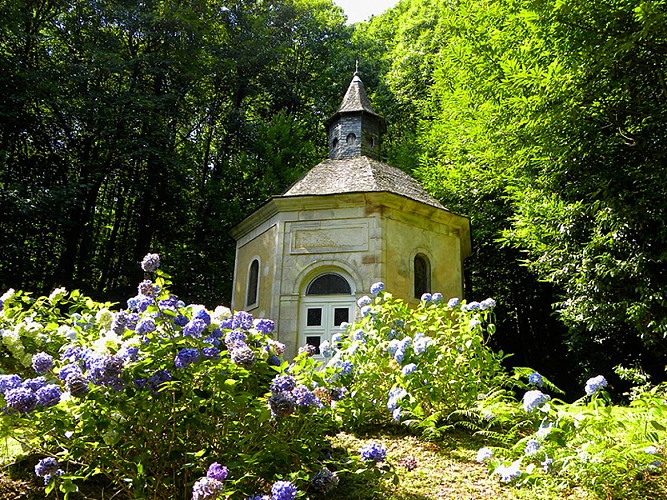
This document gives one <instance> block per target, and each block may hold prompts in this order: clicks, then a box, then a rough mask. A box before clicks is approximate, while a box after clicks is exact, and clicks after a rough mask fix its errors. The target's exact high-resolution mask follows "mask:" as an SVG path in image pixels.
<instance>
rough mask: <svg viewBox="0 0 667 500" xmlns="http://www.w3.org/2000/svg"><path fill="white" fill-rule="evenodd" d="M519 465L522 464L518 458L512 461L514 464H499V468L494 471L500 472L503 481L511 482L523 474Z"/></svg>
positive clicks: (495, 472)
mask: <svg viewBox="0 0 667 500" xmlns="http://www.w3.org/2000/svg"><path fill="white" fill-rule="evenodd" d="M519 465H521V462H519V461H518V460H516V461H514V462H512V465H509V466H506V465H500V466H498V468H497V469H496V470H495V471H493V473H494V474H498V475H499V476H500V480H501V481H502V482H503V483H511V482H512V481H514V480H515V479H517V478H518V477H519V476H520V475H521V469H520V468H519Z"/></svg>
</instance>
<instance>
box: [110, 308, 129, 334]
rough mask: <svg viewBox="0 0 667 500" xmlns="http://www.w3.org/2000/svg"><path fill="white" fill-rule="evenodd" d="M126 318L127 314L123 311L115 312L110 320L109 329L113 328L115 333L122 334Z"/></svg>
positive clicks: (126, 321)
mask: <svg viewBox="0 0 667 500" xmlns="http://www.w3.org/2000/svg"><path fill="white" fill-rule="evenodd" d="M128 320H129V318H128V314H127V313H126V312H125V311H120V312H117V313H116V314H114V315H113V320H111V330H113V332H114V333H115V334H116V335H123V333H125V328H126V327H127V324H128Z"/></svg>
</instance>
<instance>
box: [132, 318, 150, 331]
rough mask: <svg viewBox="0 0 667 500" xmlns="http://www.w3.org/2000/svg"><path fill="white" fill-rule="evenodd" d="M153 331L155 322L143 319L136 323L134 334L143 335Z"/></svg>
mask: <svg viewBox="0 0 667 500" xmlns="http://www.w3.org/2000/svg"><path fill="white" fill-rule="evenodd" d="M154 331H155V321H153V320H152V319H151V318H145V319H142V320H141V321H139V323H137V326H136V328H135V332H137V335H145V334H147V333H150V332H154Z"/></svg>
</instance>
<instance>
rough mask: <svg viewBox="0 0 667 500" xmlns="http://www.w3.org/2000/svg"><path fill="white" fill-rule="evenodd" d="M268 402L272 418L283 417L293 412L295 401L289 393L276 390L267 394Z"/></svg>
mask: <svg viewBox="0 0 667 500" xmlns="http://www.w3.org/2000/svg"><path fill="white" fill-rule="evenodd" d="M268 404H269V409H270V410H271V415H272V416H273V417H274V418H285V417H287V416H288V415H291V414H292V413H293V412H294V406H295V405H296V401H294V397H293V396H292V395H291V394H290V393H287V392H277V393H274V394H271V396H269V400H268Z"/></svg>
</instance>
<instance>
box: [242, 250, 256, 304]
mask: <svg viewBox="0 0 667 500" xmlns="http://www.w3.org/2000/svg"><path fill="white" fill-rule="evenodd" d="M258 292H259V259H253V261H252V262H251V263H250V268H249V269H248V288H247V292H246V299H245V306H246V308H248V307H250V306H254V305H255V304H257V294H258Z"/></svg>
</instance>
